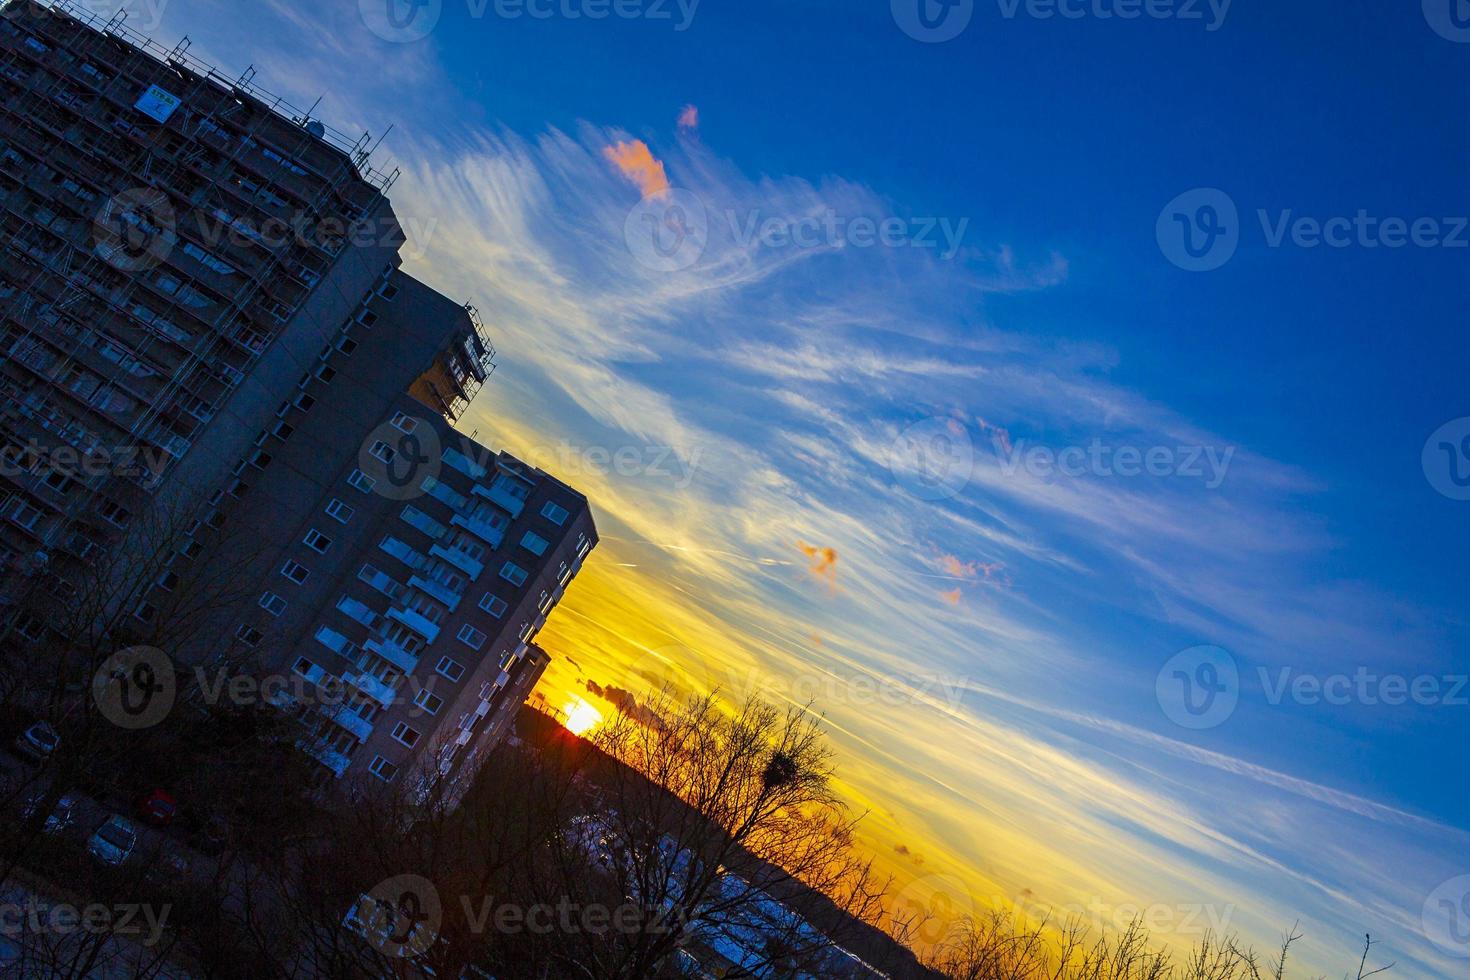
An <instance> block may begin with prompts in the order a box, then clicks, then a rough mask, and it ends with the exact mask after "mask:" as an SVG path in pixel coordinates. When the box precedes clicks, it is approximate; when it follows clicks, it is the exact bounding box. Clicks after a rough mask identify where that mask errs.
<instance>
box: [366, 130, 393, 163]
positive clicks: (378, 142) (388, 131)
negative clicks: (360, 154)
mask: <svg viewBox="0 0 1470 980" xmlns="http://www.w3.org/2000/svg"><path fill="white" fill-rule="evenodd" d="M396 125H398V124H397V123H389V124H388V128H387V129H386V130H384V131H383V135H382V136H379V137H378V141H377V142H376V143H374V144H373V148H372V149H371V150H368V156H372V155H373V154H374V153H377V152H378V147H380V146H382V145H383V140H385V139H387V138H388V134H389V133H391V132H393V127H394V126H396Z"/></svg>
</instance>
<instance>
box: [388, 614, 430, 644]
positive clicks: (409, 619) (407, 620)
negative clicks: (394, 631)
mask: <svg viewBox="0 0 1470 980" xmlns="http://www.w3.org/2000/svg"><path fill="white" fill-rule="evenodd" d="M386 615H387V617H388V618H389V619H395V620H397V621H398V622H400V623H402V624H403V625H404V626H407V627H408V628H409V629H411V630H413V631H414V632H415V633H417V634H419V635H420V636H422V637H423V638H424V640H425V642H426V643H433V642H434V641H435V640H437V639H439V627H438V626H437V625H436V624H434V623H431V622H429V620H428V619H426V618H425V617H424V615H423V614H422V613H418V612H414V611H413V610H412V609H407V608H404V607H402V606H394V607H393V608H392V609H389V610H388V612H387V613H386Z"/></svg>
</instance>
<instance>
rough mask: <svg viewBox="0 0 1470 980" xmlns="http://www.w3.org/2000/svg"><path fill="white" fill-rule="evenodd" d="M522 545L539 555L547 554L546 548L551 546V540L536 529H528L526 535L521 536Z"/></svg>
mask: <svg viewBox="0 0 1470 980" xmlns="http://www.w3.org/2000/svg"><path fill="white" fill-rule="evenodd" d="M521 547H522V548H525V549H526V550H527V551H529V552H530V553H531V554H533V555H536V556H538V557H539V556H541V555H544V554H546V549H547V548H549V547H551V542H550V541H547V540H546V539H545V538H543V537H542V536H541V535H539V534H537V533H536V532H535V531H527V532H526V534H525V537H523V538H521Z"/></svg>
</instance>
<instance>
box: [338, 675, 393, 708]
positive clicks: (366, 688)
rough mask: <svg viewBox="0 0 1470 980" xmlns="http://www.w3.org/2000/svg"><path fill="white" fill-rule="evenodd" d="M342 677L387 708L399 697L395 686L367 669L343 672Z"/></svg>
mask: <svg viewBox="0 0 1470 980" xmlns="http://www.w3.org/2000/svg"><path fill="white" fill-rule="evenodd" d="M342 679H343V680H344V681H346V682H347V683H348V684H351V685H352V686H353V687H355V688H357V689H358V690H359V691H361V692H362V693H364V694H366V695H367V696H368V697H370V698H372V699H373V700H374V701H377V702H378V703H379V704H381V705H382V706H383V707H385V708H386V707H389V706H391V705H392V704H393V702H394V701H395V700H396V699H397V694H396V693H395V692H394V690H393V688H391V687H389V686H388V685H387V684H384V683H383V682H382V681H380V680H378V678H376V677H374V676H373V675H372V674H369V673H367V672H366V671H361V672H356V673H347V674H343V675H342Z"/></svg>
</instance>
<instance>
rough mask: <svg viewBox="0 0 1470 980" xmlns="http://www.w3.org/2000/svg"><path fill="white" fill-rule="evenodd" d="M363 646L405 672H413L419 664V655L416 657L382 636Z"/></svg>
mask: <svg viewBox="0 0 1470 980" xmlns="http://www.w3.org/2000/svg"><path fill="white" fill-rule="evenodd" d="M362 646H363V649H364V650H367V651H368V652H369V653H372V654H375V655H377V656H379V657H382V658H383V659H384V660H386V661H388V662H389V663H390V664H392V665H393V666H395V667H397V668H398V669H399V670H401V671H403V672H404V673H405V674H411V673H413V672H414V669H415V668H417V667H418V665H419V658H418V657H415V656H414V655H413V654H411V653H409V652H408V651H407V650H405V649H403V648H402V647H400V646H398V645H397V644H396V643H390V642H389V641H388V640H385V639H383V638H382V637H381V636H375V637H373V638H372V639H370V640H368V641H367V642H366V643H364V644H363V645H362Z"/></svg>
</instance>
